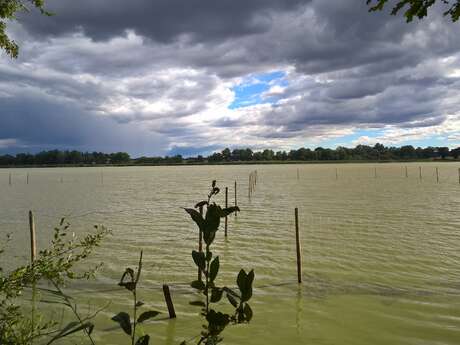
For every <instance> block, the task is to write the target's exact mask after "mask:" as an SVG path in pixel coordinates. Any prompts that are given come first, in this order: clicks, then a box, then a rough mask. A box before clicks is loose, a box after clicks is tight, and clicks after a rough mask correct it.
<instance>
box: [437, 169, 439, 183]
mask: <svg viewBox="0 0 460 345" xmlns="http://www.w3.org/2000/svg"><path fill="white" fill-rule="evenodd" d="M436 183H439V169H438V167H436Z"/></svg>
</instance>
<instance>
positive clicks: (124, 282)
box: [112, 251, 160, 345]
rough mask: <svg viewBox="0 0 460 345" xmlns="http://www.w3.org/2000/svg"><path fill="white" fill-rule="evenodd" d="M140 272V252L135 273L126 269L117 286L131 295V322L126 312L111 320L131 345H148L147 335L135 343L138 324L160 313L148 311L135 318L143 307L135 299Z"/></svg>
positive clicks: (130, 269)
mask: <svg viewBox="0 0 460 345" xmlns="http://www.w3.org/2000/svg"><path fill="white" fill-rule="evenodd" d="M141 271H142V251H141V255H140V258H139V266H138V267H137V272H135V271H134V270H133V269H132V268H127V269H126V270H125V272H124V273H123V275H122V277H121V280H120V282H119V283H118V285H119V286H122V287H124V288H125V289H127V290H129V291H131V293H132V295H133V321H132V322H131V317H130V315H129V314H128V313H126V312H120V313H118V314H117V315H115V316H114V317H112V320H113V321H115V322H117V323H118V324H119V325H120V327H121V329H122V330H123V331H124V332H125V333H126V334H127V335H129V337H130V338H131V345H148V344H149V341H150V336H149V335H148V334H145V335H142V336H140V337H139V338H138V339H137V341H136V329H137V327H138V325H139V324H141V323H143V322H144V321H147V320H149V319H152V318H154V317H155V316H157V315H158V314H160V312H158V311H155V310H149V311H145V312H143V313H142V314H141V315H139V317H137V314H138V310H139V308H141V307H142V306H143V305H144V302H142V301H139V300H138V299H137V284H138V283H139V279H140V277H141Z"/></svg>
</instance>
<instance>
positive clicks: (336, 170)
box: [335, 168, 339, 180]
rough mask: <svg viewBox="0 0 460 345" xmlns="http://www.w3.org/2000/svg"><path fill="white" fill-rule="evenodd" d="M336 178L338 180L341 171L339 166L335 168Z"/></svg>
mask: <svg viewBox="0 0 460 345" xmlns="http://www.w3.org/2000/svg"><path fill="white" fill-rule="evenodd" d="M335 179H336V180H338V179H339V171H338V169H337V168H335Z"/></svg>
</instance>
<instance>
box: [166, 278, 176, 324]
mask: <svg viewBox="0 0 460 345" xmlns="http://www.w3.org/2000/svg"><path fill="white" fill-rule="evenodd" d="M163 294H164V295H165V302H166V306H167V307H168V313H169V318H170V319H175V318H176V312H175V310H174V304H173V302H172V299H171V293H170V292H169V286H168V285H166V284H163Z"/></svg>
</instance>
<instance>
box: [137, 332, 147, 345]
mask: <svg viewBox="0 0 460 345" xmlns="http://www.w3.org/2000/svg"><path fill="white" fill-rule="evenodd" d="M149 341H150V336H149V335H148V334H146V335H143V336H142V337H140V338H139V339H137V341H136V345H149Z"/></svg>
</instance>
